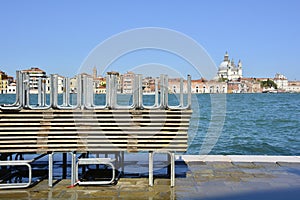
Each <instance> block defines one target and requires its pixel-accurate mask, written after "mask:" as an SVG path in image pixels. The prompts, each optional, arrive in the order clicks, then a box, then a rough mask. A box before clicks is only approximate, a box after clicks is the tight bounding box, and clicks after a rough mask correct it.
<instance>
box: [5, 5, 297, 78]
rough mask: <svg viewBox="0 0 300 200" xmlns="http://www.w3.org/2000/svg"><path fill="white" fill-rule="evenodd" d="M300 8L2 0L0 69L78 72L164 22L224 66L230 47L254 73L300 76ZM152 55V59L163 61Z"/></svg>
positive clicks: (125, 65)
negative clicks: (115, 41)
mask: <svg viewBox="0 0 300 200" xmlns="http://www.w3.org/2000/svg"><path fill="white" fill-rule="evenodd" d="M299 9H300V1H297V0H294V1H292V0H287V1H282V0H243V1H242V0H227V1H222V0H210V1H209V0H205V1H204V0H195V1H193V0H190V1H176V0H172V1H171V0H170V1H167V0H165V1H159V0H152V1H142V0H141V1H129V0H128V1H113V0H112V1H64V0H61V1H59V0H53V1H50V0H49V1H33V0H26V1H21V0H19V1H16V0H7V1H6V0H0V69H1V70H3V71H5V72H7V73H8V74H10V75H15V71H16V70H18V69H26V68H29V67H31V66H37V67H40V68H41V69H44V70H45V71H47V73H49V74H50V73H58V74H61V75H66V76H73V75H74V74H76V73H77V72H78V69H79V67H80V65H81V64H82V62H83V61H84V60H85V58H86V57H87V56H88V54H89V52H90V51H91V50H92V49H93V48H95V47H96V46H97V45H98V44H99V43H101V42H103V41H104V40H105V39H107V38H109V37H111V36H112V35H115V34H118V33H120V32H122V31H126V30H129V29H134V28H142V27H162V28H167V29H172V30H175V31H178V32H181V33H183V34H185V35H187V36H189V37H191V38H193V39H194V40H195V41H197V42H198V43H199V44H200V45H202V46H203V48H205V50H206V51H207V52H208V54H209V55H210V56H211V58H212V59H213V61H215V63H216V65H217V66H218V65H219V63H220V62H221V61H222V59H223V55H224V53H225V51H228V53H229V56H230V57H231V58H234V60H235V62H237V61H238V60H239V59H241V60H242V62H243V66H244V76H246V77H274V75H275V73H277V72H280V73H282V74H284V75H286V76H287V78H288V79H290V80H295V79H297V80H300V66H299V56H300V25H299V21H300V12H299ZM149 56H152V57H151V59H150V60H147V62H150V61H151V62H161V60H159V58H157V56H153V55H149ZM129 58H131V59H135V58H134V57H133V56H129ZM136 59H140V56H139V58H136ZM166 59H171V56H166ZM142 62H143V60H140V63H138V64H142ZM145 62H146V61H145ZM133 63H134V62H130V60H129V59H125V60H124V63H122V62H118V63H117V64H116V65H115V66H112V69H114V70H118V66H117V65H122V67H121V66H120V69H119V70H120V71H121V72H123V71H126V70H128V69H130V68H132V67H134V66H132V65H133ZM171 63H172V62H171ZM178 63H179V64H178V66H176V63H175V64H174V62H173V64H174V66H173V67H174V68H176V69H178V70H180V69H181V68H182V67H183V66H182V65H184V62H178ZM136 64H137V63H134V65H136ZM191 73H193V72H191ZM192 75H193V74H192ZM195 76H197V75H195ZM195 78H198V77H195Z"/></svg>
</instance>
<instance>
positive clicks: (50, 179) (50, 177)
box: [48, 153, 53, 187]
mask: <svg viewBox="0 0 300 200" xmlns="http://www.w3.org/2000/svg"><path fill="white" fill-rule="evenodd" d="M48 165H49V167H48V186H49V187H52V186H53V153H50V154H49V155H48Z"/></svg>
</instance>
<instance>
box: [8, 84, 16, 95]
mask: <svg viewBox="0 0 300 200" xmlns="http://www.w3.org/2000/svg"><path fill="white" fill-rule="evenodd" d="M16 91H17V85H16V83H15V82H12V83H10V84H9V85H8V87H7V90H6V94H16Z"/></svg>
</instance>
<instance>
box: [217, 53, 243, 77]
mask: <svg viewBox="0 0 300 200" xmlns="http://www.w3.org/2000/svg"><path fill="white" fill-rule="evenodd" d="M242 77H243V71H242V62H241V60H239V62H238V64H237V65H235V64H234V61H233V59H231V60H230V59H229V56H228V53H227V51H226V53H225V55H224V60H223V61H222V62H221V64H220V66H219V69H218V78H219V79H221V80H229V81H232V80H237V79H239V78H242Z"/></svg>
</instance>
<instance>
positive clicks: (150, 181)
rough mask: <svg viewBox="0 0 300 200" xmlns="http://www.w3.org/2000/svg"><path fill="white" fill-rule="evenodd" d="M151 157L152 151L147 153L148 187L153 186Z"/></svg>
mask: <svg viewBox="0 0 300 200" xmlns="http://www.w3.org/2000/svg"><path fill="white" fill-rule="evenodd" d="M153 155H154V153H153V152H152V151H149V186H153Z"/></svg>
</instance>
